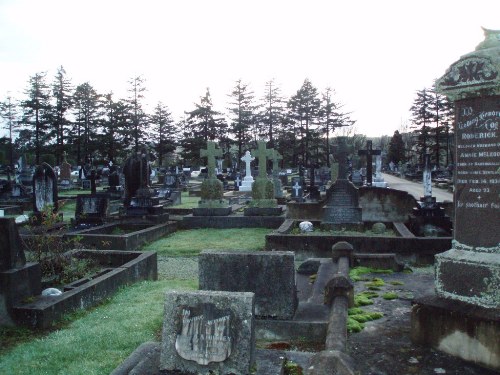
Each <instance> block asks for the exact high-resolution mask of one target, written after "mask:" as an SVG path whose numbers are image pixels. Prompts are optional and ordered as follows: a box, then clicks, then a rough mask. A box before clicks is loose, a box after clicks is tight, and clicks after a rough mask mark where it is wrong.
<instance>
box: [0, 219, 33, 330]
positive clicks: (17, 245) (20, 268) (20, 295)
mask: <svg viewBox="0 0 500 375" xmlns="http://www.w3.org/2000/svg"><path fill="white" fill-rule="evenodd" d="M21 244H22V242H21V238H20V236H19V232H18V229H17V225H16V223H15V221H14V219H13V218H0V325H13V324H14V322H15V313H14V312H13V311H12V306H14V305H15V304H16V303H18V302H20V301H22V300H24V299H25V298H27V297H30V296H36V295H38V294H40V292H41V290H42V287H41V277H42V273H41V269H40V265H39V264H38V263H26V258H25V255H24V251H23V248H22V245H21Z"/></svg>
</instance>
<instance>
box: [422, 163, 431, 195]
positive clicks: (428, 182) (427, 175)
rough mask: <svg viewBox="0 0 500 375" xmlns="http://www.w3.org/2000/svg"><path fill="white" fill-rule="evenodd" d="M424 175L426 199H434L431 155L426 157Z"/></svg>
mask: <svg viewBox="0 0 500 375" xmlns="http://www.w3.org/2000/svg"><path fill="white" fill-rule="evenodd" d="M424 162H425V164H424V173H423V176H422V182H423V184H424V197H432V179H431V177H432V175H431V154H425V155H424Z"/></svg>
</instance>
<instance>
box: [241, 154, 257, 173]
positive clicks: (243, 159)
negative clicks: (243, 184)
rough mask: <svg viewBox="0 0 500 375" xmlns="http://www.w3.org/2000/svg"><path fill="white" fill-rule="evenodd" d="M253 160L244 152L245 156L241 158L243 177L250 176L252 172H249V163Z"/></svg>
mask: <svg viewBox="0 0 500 375" xmlns="http://www.w3.org/2000/svg"><path fill="white" fill-rule="evenodd" d="M254 160H255V158H254V157H252V155H251V154H250V151H247V152H245V156H242V158H241V161H244V162H245V177H251V176H252V171H251V170H250V163H251V162H252V161H254Z"/></svg>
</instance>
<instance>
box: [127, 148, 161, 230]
mask: <svg viewBox="0 0 500 375" xmlns="http://www.w3.org/2000/svg"><path fill="white" fill-rule="evenodd" d="M123 173H124V175H125V199H124V203H123V205H124V208H125V216H129V217H134V216H141V217H147V218H149V219H153V220H154V221H167V220H168V214H166V213H165V212H164V209H163V205H162V204H160V197H158V196H157V194H156V191H155V190H154V189H152V188H151V187H150V165H149V154H148V152H147V150H146V149H145V148H142V149H141V151H140V152H138V153H135V154H133V155H132V156H130V157H129V158H128V159H127V160H126V161H125V165H124V167H123Z"/></svg>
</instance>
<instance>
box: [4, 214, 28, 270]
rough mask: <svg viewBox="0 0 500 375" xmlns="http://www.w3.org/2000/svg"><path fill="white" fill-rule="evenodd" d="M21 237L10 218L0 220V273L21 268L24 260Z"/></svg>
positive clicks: (24, 262)
mask: <svg viewBox="0 0 500 375" xmlns="http://www.w3.org/2000/svg"><path fill="white" fill-rule="evenodd" d="M21 244H22V242H21V237H20V236H19V232H18V230H17V227H16V223H15V221H14V219H12V218H0V271H6V270H10V269H12V268H21V267H23V266H24V265H25V264H26V258H25V256H24V251H23V248H22V246H21Z"/></svg>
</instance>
